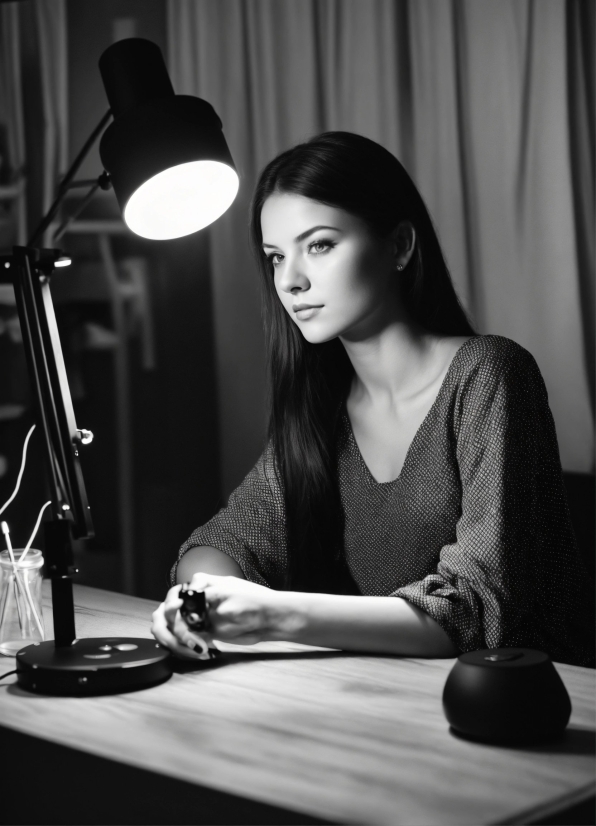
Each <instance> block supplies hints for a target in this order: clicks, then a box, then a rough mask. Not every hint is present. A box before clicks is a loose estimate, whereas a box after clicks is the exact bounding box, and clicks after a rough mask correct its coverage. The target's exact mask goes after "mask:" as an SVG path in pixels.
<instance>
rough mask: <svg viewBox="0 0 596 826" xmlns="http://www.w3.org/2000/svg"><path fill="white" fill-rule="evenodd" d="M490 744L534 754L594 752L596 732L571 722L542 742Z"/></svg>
mask: <svg viewBox="0 0 596 826" xmlns="http://www.w3.org/2000/svg"><path fill="white" fill-rule="evenodd" d="M449 732H450V734H451V735H452V736H453V737H455V738H457V739H458V740H466V741H468V742H473V743H481V742H482V741H480V740H474V739H473V738H472V737H465V736H464V735H463V734H460V733H459V732H457V731H455V729H453V728H450V729H449ZM488 745H490V746H491V747H492V748H503V749H510V750H511V749H513V750H515V751H526V752H531V753H534V754H594V753H596V732H595V731H594V729H590V728H587V727H586V726H577V725H574V724H571V725H569V726H567V728H566V729H565V731H564V732H563V734H561V735H559V736H558V737H556V738H552V739H549V740H545V741H543V742H541V743H533V744H532V743H489V744H488Z"/></svg>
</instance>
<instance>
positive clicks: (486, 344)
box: [453, 335, 540, 380]
mask: <svg viewBox="0 0 596 826" xmlns="http://www.w3.org/2000/svg"><path fill="white" fill-rule="evenodd" d="M453 366H454V367H456V368H457V371H456V372H457V373H458V374H459V378H460V380H462V379H465V378H467V377H470V376H479V377H482V376H484V377H485V378H489V377H492V378H493V379H494V380H500V379H501V378H502V377H504V376H511V377H514V378H515V377H517V378H519V377H520V375H525V374H527V373H528V372H530V373H534V374H538V375H540V371H539V369H538V365H537V364H536V360H535V358H534V356H533V355H532V354H531V353H530V351H529V350H526V349H525V347H522V345H521V344H518V343H517V342H516V341H513V339H510V338H506V337H505V336H498V335H477V336H471V337H470V338H469V339H468V340H467V341H466V342H465V343H464V344H462V346H461V347H460V348H459V350H458V352H457V354H456V356H455V358H454V365H453Z"/></svg>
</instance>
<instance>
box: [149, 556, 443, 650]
mask: <svg viewBox="0 0 596 826" xmlns="http://www.w3.org/2000/svg"><path fill="white" fill-rule="evenodd" d="M208 550H211V549H208ZM191 585H192V588H193V589H195V590H198V591H204V592H205V597H206V600H207V605H208V610H209V634H208V635H206V634H197V633H195V632H192V631H191V630H189V629H188V627H187V626H186V625H185V623H184V622H183V620H181V618H180V612H179V608H180V606H181V600H180V596H179V590H180V586H175V587H174V588H171V589H170V591H169V592H168V595H167V597H166V600H165V602H164V603H162V604H161V605H160V606H159V608H158V609H157V610H156V611H155V613H154V614H153V626H152V628H151V630H152V632H153V634H154V635H155V637H156V639H157V640H159V642H161V643H163V644H164V645H167V646H168V647H169V648H171V649H172V650H173V651H174V652H175V653H177V654H179V655H181V656H186V657H193V656H195V657H196V656H200V655H199V654H198V653H195V652H193V651H192V649H193V648H194V646H195V644H196V643H199V645H200V647H201V648H203V649H204V646H205V643H206V642H208V643H211V641H212V640H214V639H215V640H223V641H225V642H231V643H235V644H236V645H252V644H254V643H257V642H262V641H266V640H285V641H289V642H299V643H304V644H306V645H320V646H324V647H326V648H339V649H342V650H345V651H370V652H374V653H377V654H401V655H402V656H407V657H455V656H456V655H457V654H458V651H457V649H456V647H455V646H454V645H453V643H452V642H451V641H450V640H449V638H448V636H447V634H446V633H445V632H444V631H443V630H442V628H441V627H440V626H439V625H438V623H436V622H435V621H434V620H433V619H431V617H429V616H428V615H427V614H426V613H425V612H424V611H422V610H421V609H420V608H417V607H415V606H413V605H411V604H410V603H408V602H407V600H404V599H401V598H399V597H361V596H343V595H337V594H305V593H301V592H295V591H274V590H273V589H271V588H266V587H264V586H262V585H257V584H256V583H255V582H249V581H248V580H241V579H239V578H237V577H235V576H217V575H213V574H207V573H195V574H194V576H193V577H192V579H191Z"/></svg>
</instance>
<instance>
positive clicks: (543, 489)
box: [391, 342, 586, 662]
mask: <svg viewBox="0 0 596 826" xmlns="http://www.w3.org/2000/svg"><path fill="white" fill-rule="evenodd" d="M510 344H511V346H510V347H509V348H508V349H506V350H505V351H504V352H502V353H500V354H499V355H495V354H494V353H493V354H485V355H484V356H483V357H482V358H480V359H479V360H478V363H477V364H476V365H475V368H474V369H473V370H471V371H470V372H469V374H468V376H467V378H466V380H465V381H464V382H462V385H461V386H460V388H459V392H458V393H457V394H456V396H455V407H454V410H453V434H454V439H455V442H456V458H457V463H458V468H459V475H460V480H461V488H462V497H461V515H460V518H459V520H458V522H457V525H456V531H455V537H454V541H453V542H452V543H451V544H447V545H445V546H444V547H443V548H441V550H440V554H439V562H438V565H437V568H436V571H434V572H433V573H431V574H429V575H428V576H426V577H425V578H424V579H422V580H420V581H418V582H413V583H411V584H408V585H406V586H405V587H401V588H399V589H398V590H396V591H395V592H394V593H393V594H392V595H391V596H398V597H403V598H404V599H407V600H408V601H410V602H411V603H413V604H414V605H416V606H418V607H419V608H421V609H422V610H424V611H425V612H426V613H427V614H429V615H430V616H431V617H432V618H433V619H434V620H436V622H437V623H439V625H441V626H442V628H443V629H444V630H445V631H446V633H447V634H448V636H449V637H450V639H451V640H452V641H453V643H454V644H455V645H456V646H457V647H458V649H459V650H460V651H469V650H475V649H479V648H492V647H499V646H515V645H526V646H527V645H528V644H529V642H530V643H531V644H533V645H534V646H535V647H537V648H541V649H542V650H546V651H550V652H552V653H551V656H554V657H555V658H557V659H560V660H562V661H575V662H578V661H582V660H583V661H585V658H586V653H585V650H584V651H583V653H582V652H581V651H579V650H576V651H572V650H571V648H572V647H573V646H574V645H576V647H577V646H579V647H581V637H582V635H581V633H577V634H576V633H575V631H574V630H573V628H572V626H573V613H574V604H577V602H578V599H579V595H580V591H581V590H582V589H581V577H582V572H581V563H580V561H579V557H578V553H577V548H576V544H575V539H574V536H573V531H572V528H571V525H570V521H569V514H568V508H567V502H566V498H565V494H564V490H563V482H562V473H561V465H560V460H559V452H558V445H557V439H556V433H555V428H554V422H553V419H552V415H551V412H550V409H549V406H548V398H547V393H546V388H545V386H544V382H543V379H542V376H541V374H540V371H539V369H538V366H537V364H536V362H535V361H534V359H533V357H532V356H531V355H530V353H528V352H527V351H526V350H524V349H523V348H522V347H520V346H519V345H515V344H514V343H513V342H511V343H510ZM584 639H585V635H584ZM566 646H567V649H566V650H564V649H565V647H566Z"/></svg>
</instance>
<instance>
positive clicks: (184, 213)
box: [124, 161, 239, 241]
mask: <svg viewBox="0 0 596 826" xmlns="http://www.w3.org/2000/svg"><path fill="white" fill-rule="evenodd" d="M238 186H239V180H238V175H237V174H236V172H235V170H234V169H232V167H230V166H228V165H227V164H224V163H220V162H219V161H192V162H190V163H184V164H179V165H178V166H172V167H170V169H165V170H164V171H163V172H160V173H159V174H158V175H154V176H153V178H150V179H149V180H148V181H146V182H145V183H144V184H142V185H141V186H140V187H139V188H138V189H137V190H136V191H135V192H134V193H133V194H132V195H131V197H130V198H129V200H128V203H127V204H126V207H125V208H124V220H125V222H126V224H127V226H128V227H129V229H131V230H132V231H133V232H135V233H136V234H137V235H140V236H141V237H143V238H151V239H153V240H156V241H158V240H159V241H163V240H166V239H169V238H181V237H182V236H183V235H190V234H191V233H192V232H197V230H199V229H203V227H206V226H208V225H209V224H211V223H212V222H213V221H215V220H216V219H217V218H219V217H220V215H223V213H224V212H225V211H226V210H227V209H228V207H229V206H230V204H231V203H232V201H233V200H234V198H235V197H236V193H237V192H238Z"/></svg>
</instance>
